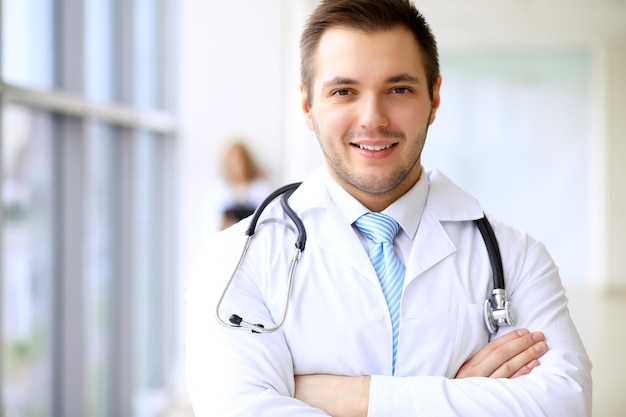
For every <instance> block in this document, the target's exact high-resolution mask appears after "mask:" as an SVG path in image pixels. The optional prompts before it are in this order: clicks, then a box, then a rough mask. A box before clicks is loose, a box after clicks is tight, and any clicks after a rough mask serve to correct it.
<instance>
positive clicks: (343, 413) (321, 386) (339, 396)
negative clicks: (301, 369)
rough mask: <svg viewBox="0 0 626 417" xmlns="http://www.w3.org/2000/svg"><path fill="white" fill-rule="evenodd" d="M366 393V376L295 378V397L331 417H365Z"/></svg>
mask: <svg viewBox="0 0 626 417" xmlns="http://www.w3.org/2000/svg"><path fill="white" fill-rule="evenodd" d="M369 392H370V377H369V376H357V377H347V376H337V375H322V374H317V375H298V376H296V393H295V397H296V398H297V399H298V400H300V401H303V402H305V403H307V404H308V405H310V406H311V407H315V408H320V409H322V410H324V411H325V412H326V413H327V414H329V415H331V416H333V417H361V416H362V417H365V416H367V410H368V405H369Z"/></svg>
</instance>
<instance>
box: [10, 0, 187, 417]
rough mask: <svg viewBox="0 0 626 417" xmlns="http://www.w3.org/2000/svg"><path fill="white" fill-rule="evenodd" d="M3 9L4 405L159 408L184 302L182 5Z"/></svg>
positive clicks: (16, 0) (26, 411)
mask: <svg viewBox="0 0 626 417" xmlns="http://www.w3.org/2000/svg"><path fill="white" fill-rule="evenodd" d="M0 5H1V6H0V7H1V9H0V10H1V12H2V13H1V15H2V56H1V61H0V62H1V68H2V73H1V79H0V109H1V114H2V119H1V120H2V124H1V128H0V146H1V147H0V150H1V156H2V157H1V159H0V161H1V169H2V170H1V172H2V181H1V191H2V192H1V195H2V218H3V220H4V222H3V224H2V229H1V231H2V241H1V255H2V256H1V258H0V260H1V266H2V268H1V269H0V271H1V275H0V296H1V297H2V298H1V305H2V310H1V312H0V323H1V325H0V330H1V333H0V334H1V340H2V354H1V355H2V356H1V360H2V367H1V368H0V369H1V370H2V373H1V374H0V390H1V392H2V397H3V401H2V403H3V407H4V410H2V411H4V415H7V416H10V417H13V416H24V417H31V416H32V417H35V416H53V417H61V416H72V415H76V416H85V415H89V416H96V417H97V416H102V417H104V416H112V415H113V416H156V415H159V414H160V413H161V412H162V411H163V409H164V408H165V407H166V406H167V403H166V399H167V398H166V397H167V391H166V390H167V388H168V383H170V381H171V378H172V376H171V375H170V373H171V372H173V369H174V367H173V366H172V365H173V361H174V357H175V353H176V352H175V345H174V341H175V339H176V336H177V334H178V333H179V332H178V330H177V329H176V328H175V327H176V324H177V323H178V322H179V321H178V320H177V319H176V314H177V311H180V308H177V306H176V305H175V303H176V301H177V298H176V297H175V294H176V286H177V282H176V276H175V270H176V268H175V262H176V257H175V251H174V245H173V241H174V239H173V230H174V217H175V216H174V209H175V207H174V205H173V204H174V203H173V202H174V201H175V198H173V196H174V192H175V175H174V174H175V164H174V163H175V157H176V123H175V121H176V120H175V116H174V110H175V109H174V106H173V103H172V100H171V97H172V94H171V91H172V89H173V86H172V75H173V74H174V71H175V68H173V67H172V65H173V63H174V62H176V60H175V59H174V58H173V48H172V47H171V45H172V44H173V41H172V35H173V33H174V25H173V22H174V21H175V13H173V12H174V11H175V10H176V2H175V0H161V1H152V0H132V1H124V0H116V1H110V0H56V1H53V0H3V1H2V2H1V3H0ZM0 414H2V413H1V412H0Z"/></svg>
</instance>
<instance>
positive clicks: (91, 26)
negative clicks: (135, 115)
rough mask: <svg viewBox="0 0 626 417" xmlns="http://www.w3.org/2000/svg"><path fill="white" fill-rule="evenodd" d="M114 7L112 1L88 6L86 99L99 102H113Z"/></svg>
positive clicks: (93, 1)
mask: <svg viewBox="0 0 626 417" xmlns="http://www.w3.org/2000/svg"><path fill="white" fill-rule="evenodd" d="M114 5H115V2H113V1H110V0H86V2H85V35H86V39H85V59H86V63H85V68H86V70H85V80H86V86H85V87H86V95H87V97H88V98H91V99H94V100H97V101H112V100H113V98H114V96H113V93H114V91H115V89H114V85H113V80H114V77H115V74H114V68H115V66H114V54H113V43H114V42H115V36H114V33H113V28H114V21H113V16H114Z"/></svg>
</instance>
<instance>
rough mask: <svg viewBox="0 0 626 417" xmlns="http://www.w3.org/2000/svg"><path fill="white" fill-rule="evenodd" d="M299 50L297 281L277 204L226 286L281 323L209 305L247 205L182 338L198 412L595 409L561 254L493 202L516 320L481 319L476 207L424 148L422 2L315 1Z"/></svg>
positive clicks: (532, 412)
mask: <svg viewBox="0 0 626 417" xmlns="http://www.w3.org/2000/svg"><path fill="white" fill-rule="evenodd" d="M301 58H302V74H301V77H302V84H301V97H302V100H301V105H302V111H303V113H304V116H305V121H306V123H307V125H308V127H309V128H310V129H312V130H313V131H315V134H316V136H317V139H318V141H319V144H320V147H321V149H322V152H323V154H324V158H325V161H326V163H325V166H323V167H320V169H318V170H317V171H316V172H314V173H313V174H312V175H311V176H310V177H309V178H307V179H306V180H305V181H304V182H303V183H302V185H301V186H300V187H299V188H298V189H297V190H296V191H295V193H294V194H293V195H292V196H291V197H290V199H289V202H290V203H291V205H292V207H293V210H294V212H295V213H296V214H297V215H298V216H299V217H300V218H301V219H302V222H303V224H304V226H305V228H306V231H307V237H308V240H307V242H306V250H305V251H304V252H303V253H302V256H301V258H300V260H299V262H298V267H297V270H296V272H295V274H294V280H293V287H292V288H291V289H290V284H289V280H288V277H289V275H290V271H291V265H292V264H291V255H292V253H293V241H294V236H293V232H292V231H291V230H292V229H291V228H290V227H286V226H285V224H288V221H287V215H286V214H285V212H284V210H283V208H282V206H281V204H279V203H272V204H270V205H269V206H268V207H267V210H266V211H265V213H264V214H263V215H262V217H261V222H260V223H259V227H258V228H257V232H256V234H255V237H254V239H253V240H251V243H250V246H249V250H248V252H247V254H246V257H245V258H244V259H243V260H242V261H241V262H240V263H239V267H238V269H237V272H236V274H235V275H234V278H233V281H232V284H231V285H229V286H228V291H227V292H226V293H225V295H224V297H223V299H220V308H219V311H218V315H219V316H226V317H228V315H230V314H232V313H234V312H237V313H241V315H242V316H245V318H246V320H247V322H249V323H263V324H264V325H265V326H266V328H269V327H275V326H277V325H278V326H279V328H278V330H277V331H274V332H270V333H264V332H261V333H257V332H250V331H249V330H244V329H233V328H228V327H226V326H219V325H218V324H217V322H215V321H214V320H212V316H213V313H214V311H213V309H214V308H215V306H216V305H217V304H218V298H220V294H221V289H222V288H223V287H224V286H225V285H226V282H227V281H228V279H229V278H230V276H231V272H232V270H233V268H234V267H235V265H236V264H237V263H238V261H239V253H240V252H239V251H240V246H241V237H242V236H243V235H244V230H245V228H246V227H247V225H248V222H247V221H245V220H244V221H243V222H242V223H239V224H237V225H235V226H233V227H231V228H229V229H227V230H225V231H223V232H220V233H219V234H217V235H216V236H215V237H214V238H213V239H212V240H211V241H210V242H209V243H208V245H207V252H206V253H203V254H201V255H200V256H199V258H198V259H199V261H198V263H197V265H196V268H195V269H194V274H193V276H192V278H191V287H190V290H189V311H188V350H187V355H188V357H187V360H188V367H187V369H188V382H189V389H190V394H191V398H192V402H193V406H194V411H195V413H196V417H202V416H255V417H257V416H271V417H280V416H322V415H331V416H335V417H339V416H372V417H373V416H483V415H506V416H533V417H538V416H588V415H590V410H591V378H590V368H591V364H590V362H589V359H588V357H587V355H586V353H585V350H584V348H583V346H582V343H581V341H580V338H579V337H578V334H577V332H576V329H575V327H574V325H573V323H572V321H571V318H570V315H569V311H568V309H567V299H566V297H565V292H564V289H563V287H562V285H561V282H560V278H559V275H558V268H557V267H556V266H555V265H554V263H553V261H552V259H551V258H550V256H549V255H548V253H547V251H546V249H545V248H544V246H543V245H542V244H540V243H539V242H537V241H536V240H534V239H533V238H532V237H530V236H528V235H526V234H525V233H524V232H522V231H521V230H519V229H516V228H513V227H510V226H508V225H505V224H503V223H501V222H499V221H498V220H497V219H495V218H494V217H492V216H487V217H488V219H489V222H490V223H491V225H492V226H493V230H494V232H495V237H496V239H497V241H498V243H499V248H500V253H501V254H502V264H503V268H502V269H503V272H504V277H505V284H506V291H507V292H508V294H509V295H510V302H511V303H512V306H513V307H512V308H513V310H514V312H515V316H516V322H513V320H510V317H508V316H507V317H506V319H503V320H501V321H499V322H498V325H496V326H495V328H491V329H489V327H490V326H486V325H485V323H486V322H485V319H484V317H483V314H484V307H485V299H488V298H489V297H490V296H491V294H492V289H493V287H492V273H493V271H492V268H491V262H490V259H489V255H488V251H487V249H486V245H485V241H484V239H483V237H482V234H481V231H480V230H479V228H478V227H477V226H476V221H477V220H478V219H481V218H482V217H483V216H484V209H483V208H482V207H481V206H480V205H479V203H478V202H477V201H476V200H475V199H474V198H473V197H471V196H470V195H468V194H467V193H466V192H464V191H463V190H461V189H460V188H459V187H458V186H456V185H455V184H454V183H453V182H451V181H450V180H449V179H448V178H446V177H445V176H444V175H443V174H442V173H441V172H439V171H437V170H434V169H425V168H423V166H422V160H421V154H422V149H423V147H424V145H425V142H426V136H427V132H428V128H429V126H430V125H431V124H432V123H433V122H434V121H435V116H436V114H437V110H438V108H439V105H440V88H441V82H442V79H441V76H440V74H439V64H438V56H437V46H436V42H435V38H434V36H433V35H432V33H431V31H430V29H429V27H428V25H427V23H426V21H425V20H424V18H423V16H422V15H421V14H420V13H419V12H418V11H417V10H416V9H415V7H414V6H413V5H412V4H411V3H410V2H409V1H405V0H328V1H323V2H321V3H320V5H319V6H318V8H317V9H316V10H315V12H314V13H313V14H312V15H311V17H310V18H309V20H308V22H307V25H306V27H305V29H304V32H303V35H302V40H301ZM382 235H386V236H385V237H382ZM213 285H215V286H216V287H213V288H211V287H212V286H213ZM216 288H217V289H216ZM286 297H289V303H290V308H289V310H288V313H287V315H286V317H285V320H284V322H283V323H282V324H281V325H279V323H280V322H281V317H282V312H283V311H284V308H285V303H286V301H287V300H286ZM487 305H492V307H496V306H497V304H496V303H495V302H494V304H489V301H488V304H487ZM528 329H530V330H531V331H529V330H528ZM257 330H260V329H258V328H257Z"/></svg>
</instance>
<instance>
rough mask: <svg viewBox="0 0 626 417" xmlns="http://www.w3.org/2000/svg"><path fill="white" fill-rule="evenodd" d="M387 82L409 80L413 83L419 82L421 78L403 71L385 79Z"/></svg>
mask: <svg viewBox="0 0 626 417" xmlns="http://www.w3.org/2000/svg"><path fill="white" fill-rule="evenodd" d="M385 81H386V82H387V83H401V82H408V83H412V84H419V82H420V79H419V78H418V77H416V76H414V75H411V74H409V73H408V72H403V73H401V74H397V75H392V76H391V77H389V78H387V80H385Z"/></svg>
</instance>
